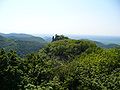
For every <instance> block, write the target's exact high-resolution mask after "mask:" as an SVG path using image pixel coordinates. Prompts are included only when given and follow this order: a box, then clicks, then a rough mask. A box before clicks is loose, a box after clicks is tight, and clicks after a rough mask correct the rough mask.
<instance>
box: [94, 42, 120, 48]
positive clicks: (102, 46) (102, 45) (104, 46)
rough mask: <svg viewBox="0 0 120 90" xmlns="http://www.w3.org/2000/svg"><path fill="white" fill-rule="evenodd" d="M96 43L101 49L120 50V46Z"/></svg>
mask: <svg viewBox="0 0 120 90" xmlns="http://www.w3.org/2000/svg"><path fill="white" fill-rule="evenodd" d="M95 43H96V44H97V46H99V47H101V48H119V47H120V45H118V44H103V43H101V42H97V41H95Z"/></svg>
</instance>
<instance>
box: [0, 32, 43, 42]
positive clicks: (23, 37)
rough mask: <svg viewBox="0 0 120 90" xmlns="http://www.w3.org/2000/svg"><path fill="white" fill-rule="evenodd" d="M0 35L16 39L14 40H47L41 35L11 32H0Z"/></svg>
mask: <svg viewBox="0 0 120 90" xmlns="http://www.w3.org/2000/svg"><path fill="white" fill-rule="evenodd" d="M0 35H2V36H4V37H6V38H10V39H14V40H22V41H37V42H40V43H45V40H44V39H43V38H41V37H35V36H32V35H29V34H16V33H10V34H3V33H0Z"/></svg>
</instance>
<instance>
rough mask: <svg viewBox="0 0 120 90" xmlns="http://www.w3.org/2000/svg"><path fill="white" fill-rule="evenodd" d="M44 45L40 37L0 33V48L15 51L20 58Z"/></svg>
mask: <svg viewBox="0 0 120 90" xmlns="http://www.w3.org/2000/svg"><path fill="white" fill-rule="evenodd" d="M45 45H46V41H45V40H44V39H43V38H41V37H35V36H32V35H28V34H16V33H10V34H3V33H0V48H4V49H5V50H7V51H8V50H15V51H16V52H17V53H18V54H19V55H20V56H22V55H26V54H29V53H32V52H36V51H38V50H39V49H41V48H42V47H44V46H45Z"/></svg>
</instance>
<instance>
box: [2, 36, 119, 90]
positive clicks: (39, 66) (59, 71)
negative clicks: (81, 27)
mask: <svg viewBox="0 0 120 90" xmlns="http://www.w3.org/2000/svg"><path fill="white" fill-rule="evenodd" d="M1 38H3V37H1ZM2 40H3V39H2ZM8 41H9V40H8ZM19 43H21V42H19ZM25 44H26V43H25ZM1 45H2V44H1ZM0 89H1V90H120V47H115V48H102V47H100V46H98V45H96V42H94V41H90V40H74V39H69V38H68V37H65V36H63V35H60V36H59V35H55V36H54V37H53V38H52V42H50V43H48V44H47V45H45V46H44V47H42V48H41V49H40V50H39V51H38V52H34V53H31V54H28V55H26V56H25V57H20V56H19V55H18V54H17V53H16V51H13V50H9V51H6V50H5V49H1V50H0Z"/></svg>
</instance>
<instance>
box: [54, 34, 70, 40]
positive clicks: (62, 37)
mask: <svg viewBox="0 0 120 90" xmlns="http://www.w3.org/2000/svg"><path fill="white" fill-rule="evenodd" d="M64 39H69V38H68V37H65V36H64V35H57V34H56V35H55V36H53V37H52V42H54V41H58V40H64Z"/></svg>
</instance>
